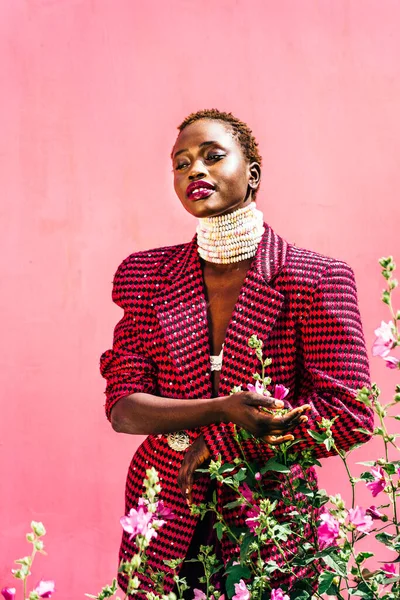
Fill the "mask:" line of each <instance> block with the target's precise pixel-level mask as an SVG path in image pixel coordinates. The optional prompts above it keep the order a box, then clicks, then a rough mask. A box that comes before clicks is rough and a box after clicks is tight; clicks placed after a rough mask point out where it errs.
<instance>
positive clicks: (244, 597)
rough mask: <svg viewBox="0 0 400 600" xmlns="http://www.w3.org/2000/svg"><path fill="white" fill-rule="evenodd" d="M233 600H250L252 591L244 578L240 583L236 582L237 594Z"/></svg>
mask: <svg viewBox="0 0 400 600" xmlns="http://www.w3.org/2000/svg"><path fill="white" fill-rule="evenodd" d="M232 600H250V592H249V590H248V589H247V587H246V584H245V582H244V581H243V579H241V580H240V581H239V583H235V595H234V596H233V598H232Z"/></svg>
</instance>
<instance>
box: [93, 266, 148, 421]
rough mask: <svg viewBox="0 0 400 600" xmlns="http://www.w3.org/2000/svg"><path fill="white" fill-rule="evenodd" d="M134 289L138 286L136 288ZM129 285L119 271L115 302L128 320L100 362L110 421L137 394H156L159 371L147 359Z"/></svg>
mask: <svg viewBox="0 0 400 600" xmlns="http://www.w3.org/2000/svg"><path fill="white" fill-rule="evenodd" d="M132 287H134V286H132ZM126 288H127V285H126V281H125V280H124V276H123V274H121V268H119V269H118V271H117V273H116V275H115V278H114V285H113V301H114V302H115V303H116V304H117V305H118V306H120V307H121V308H123V309H124V316H123V317H122V319H121V320H120V321H119V322H118V323H117V325H116V327H115V329H114V341H113V347H112V349H110V350H106V352H104V353H103V354H102V356H101V358H100V372H101V374H102V376H103V377H104V378H105V379H106V381H107V385H106V392H105V393H106V403H105V410H106V415H107V418H108V419H109V420H110V419H111V409H112V408H113V406H114V405H115V404H116V402H118V400H120V399H121V398H123V397H124V396H129V395H130V394H133V393H136V392H146V393H149V394H154V393H156V390H157V369H156V367H155V365H154V364H153V362H152V361H151V360H150V359H149V358H148V357H147V356H146V355H145V353H144V351H143V347H142V342H141V339H140V332H139V328H138V326H137V319H136V314H137V312H138V308H137V307H135V299H134V298H133V299H132V298H130V300H128V298H129V294H128V291H127V290H126Z"/></svg>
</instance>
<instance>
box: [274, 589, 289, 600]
mask: <svg viewBox="0 0 400 600" xmlns="http://www.w3.org/2000/svg"><path fill="white" fill-rule="evenodd" d="M271 600H290V598H289V596H288V595H287V594H284V592H283V590H282V589H281V588H276V589H274V590H271Z"/></svg>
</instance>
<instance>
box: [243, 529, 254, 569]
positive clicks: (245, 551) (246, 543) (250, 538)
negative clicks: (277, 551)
mask: <svg viewBox="0 0 400 600" xmlns="http://www.w3.org/2000/svg"><path fill="white" fill-rule="evenodd" d="M254 539H255V538H254V535H253V534H252V533H248V534H246V535H245V538H244V540H242V543H241V545H240V560H241V562H244V561H245V560H246V559H247V558H248V556H247V555H248V553H249V547H250V545H251V543H252V542H254Z"/></svg>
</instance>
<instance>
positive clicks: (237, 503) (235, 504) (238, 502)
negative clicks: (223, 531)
mask: <svg viewBox="0 0 400 600" xmlns="http://www.w3.org/2000/svg"><path fill="white" fill-rule="evenodd" d="M243 504H244V500H234V501H233V502H228V504H225V506H224V508H227V509H228V510H230V509H232V508H237V507H238V506H243Z"/></svg>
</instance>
